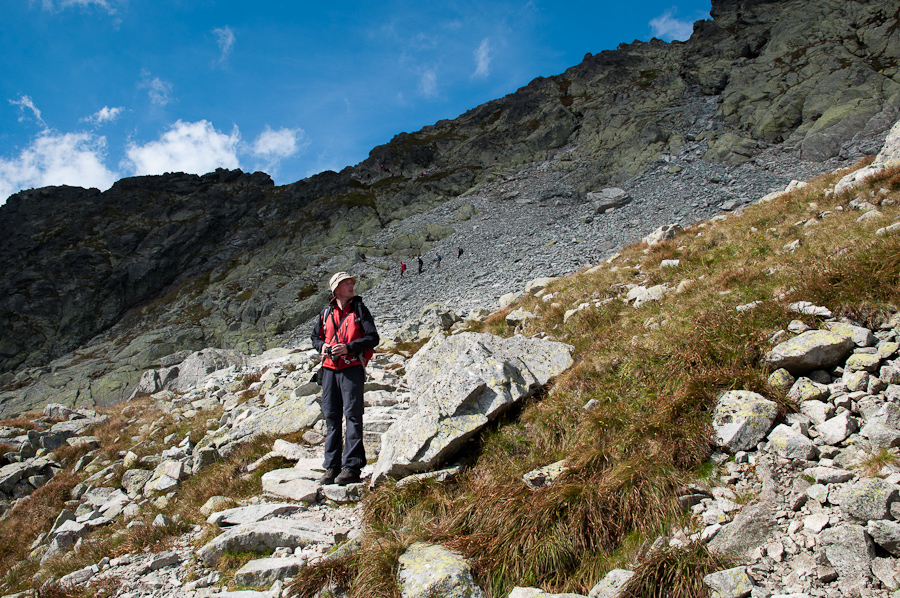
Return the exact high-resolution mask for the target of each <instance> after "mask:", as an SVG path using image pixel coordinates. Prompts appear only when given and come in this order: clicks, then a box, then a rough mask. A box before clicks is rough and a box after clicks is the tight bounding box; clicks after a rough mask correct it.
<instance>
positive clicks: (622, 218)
mask: <svg viewBox="0 0 900 598" xmlns="http://www.w3.org/2000/svg"><path fill="white" fill-rule="evenodd" d="M706 149H707V143H706V142H705V141H695V142H691V143H689V144H687V145H686V146H685V147H684V149H683V150H682V151H681V152H680V153H679V154H677V155H666V156H663V157H661V158H660V159H659V160H658V161H657V163H656V165H655V167H652V168H651V169H649V170H648V171H647V172H646V173H644V174H643V175H641V176H639V177H636V178H635V179H633V180H631V181H629V182H628V183H626V184H624V185H622V186H621V187H616V188H608V189H603V188H598V189H597V190H596V192H592V193H590V194H588V195H587V196H585V197H579V196H578V195H577V194H575V193H573V191H572V190H571V189H570V188H568V187H567V185H566V176H567V175H566V169H567V168H568V167H569V166H568V160H569V159H570V156H571V152H572V151H573V148H562V149H560V150H559V151H558V152H557V154H556V156H555V157H554V158H553V159H550V160H547V161H544V162H541V163H536V164H532V165H529V166H527V167H525V168H523V169H521V170H518V171H515V172H500V173H497V175H496V178H495V180H493V181H492V182H489V183H487V184H485V185H483V186H482V187H480V188H476V189H475V190H472V191H470V192H467V193H466V194H464V195H462V196H460V197H458V198H456V199H453V200H451V201H448V202H446V203H445V204H443V205H441V206H440V207H438V208H435V209H433V210H430V211H427V212H424V213H421V214H417V215H415V216H411V217H409V218H406V219H404V220H403V221H402V223H399V224H396V225H394V226H391V227H388V228H386V229H385V230H384V231H383V232H382V233H380V235H379V236H377V237H376V238H375V242H376V243H388V242H389V241H390V240H391V239H394V238H395V237H397V236H398V235H400V234H402V233H404V232H407V231H416V230H421V229H423V228H424V227H426V226H427V225H429V224H430V225H439V226H452V227H453V229H454V231H455V232H453V233H452V234H450V235H449V236H447V237H445V238H442V239H440V240H438V241H435V242H434V243H429V245H431V249H429V250H428V251H427V252H424V253H423V255H422V258H423V262H424V269H423V272H422V273H421V274H418V273H417V263H416V252H415V250H414V248H411V249H409V250H408V252H407V257H405V258H399V259H398V258H397V257H396V256H392V257H391V258H390V259H385V258H377V257H376V258H368V259H367V260H366V261H363V262H359V263H357V264H356V266H355V267H354V273H355V274H358V275H363V276H371V277H376V278H382V281H381V283H380V284H378V285H377V286H375V287H373V288H370V289H364V290H362V291H361V294H362V296H363V298H364V300H365V301H366V304H367V305H368V306H369V308H370V309H371V311H372V313H373V315H374V316H375V319H376V322H377V324H378V327H379V331H380V332H381V333H382V336H383V337H385V338H393V337H394V336H395V335H396V334H398V333H400V332H401V331H403V330H404V328H407V329H408V327H409V323H410V322H412V323H413V324H417V323H418V322H419V321H421V320H422V319H423V313H422V310H423V309H424V308H426V307H427V306H429V305H431V304H433V303H435V302H439V303H442V304H443V305H444V306H445V307H446V308H449V309H450V310H451V311H453V312H456V315H457V317H458V318H460V319H464V318H466V317H467V316H468V315H469V314H470V313H471V312H472V311H473V310H488V311H493V310H495V309H496V308H497V306H498V300H499V299H500V297H502V296H503V295H506V294H508V293H514V294H519V293H521V292H522V291H523V290H524V288H525V285H526V283H527V282H528V281H530V280H533V279H536V278H543V277H554V276H564V275H567V274H571V273H573V272H576V271H578V270H580V269H584V268H587V267H589V266H591V265H595V264H598V263H600V262H601V261H603V260H604V259H606V258H607V257H609V256H610V255H611V254H613V253H615V252H616V251H617V250H618V249H619V248H620V247H622V246H624V245H626V244H628V243H633V242H636V241H639V240H640V239H641V238H643V237H644V236H646V235H647V234H649V233H650V232H652V231H653V230H655V229H657V228H658V227H660V226H664V225H668V224H671V223H678V224H681V225H682V226H688V225H690V224H693V223H695V222H701V221H704V220H707V219H709V218H711V217H713V216H715V215H716V214H720V213H723V211H724V212H726V213H727V212H728V211H733V210H736V209H739V208H740V207H741V206H746V205H749V204H750V203H752V202H754V201H756V200H758V199H759V198H760V197H763V196H764V195H767V194H769V193H772V192H776V191H781V190H783V189H784V188H785V187H786V186H787V185H788V184H789V183H790V182H791V181H792V180H808V179H810V178H813V177H814V176H816V175H819V174H822V173H824V172H827V171H829V170H833V169H835V168H837V167H839V166H840V165H844V164H846V163H843V164H842V161H841V160H839V159H835V160H833V161H830V162H828V163H814V162H803V161H800V160H799V159H798V158H797V153H796V152H792V151H789V150H787V149H785V148H783V147H781V146H772V147H771V148H768V149H766V150H765V151H763V152H762V153H761V154H760V155H759V156H758V157H756V158H755V159H754V160H752V161H750V162H747V163H746V164H743V165H741V166H739V167H733V168H729V167H725V166H722V165H719V164H713V163H710V162H707V161H705V160H701V159H700V156H702V155H703V153H704V152H705V151H706ZM460 213H462V214H464V216H462V218H465V219H463V220H462V221H460V218H461V216H460ZM470 214H471V216H470ZM459 247H461V248H462V249H463V254H462V255H461V256H459V257H458V255H457V253H458V252H457V248H459ZM438 254H440V255H441V258H442V259H441V261H440V265H438V263H437V262H436V261H435V258H436V256H437V255H438ZM400 259H403V261H404V262H405V263H406V265H407V267H408V270H407V271H406V273H405V274H404V275H403V277H402V278H401V277H400ZM328 266H329V264H328V263H327V262H326V263H325V264H323V268H324V269H325V271H328ZM309 326H311V324H309ZM306 328H307V327H300V328H299V329H298V330H295V331H293V332H292V333H291V334H289V335H285V344H286V345H291V344H295V343H297V342H300V341H302V340H303V339H304V338H305V334H306V332H307V331H306ZM416 333H417V331H416V330H414V329H413V330H412V331H411V333H409V332H408V333H407V334H406V335H404V338H405V339H407V340H409V338H410V337H415V336H416ZM426 338H427V337H426Z"/></svg>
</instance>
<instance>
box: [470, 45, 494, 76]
mask: <svg viewBox="0 0 900 598" xmlns="http://www.w3.org/2000/svg"><path fill="white" fill-rule="evenodd" d="M490 74H491V43H490V41H489V40H488V38H484V39H483V40H481V45H480V46H478V49H477V50H475V73H474V74H473V75H472V76H473V77H487V76H488V75H490Z"/></svg>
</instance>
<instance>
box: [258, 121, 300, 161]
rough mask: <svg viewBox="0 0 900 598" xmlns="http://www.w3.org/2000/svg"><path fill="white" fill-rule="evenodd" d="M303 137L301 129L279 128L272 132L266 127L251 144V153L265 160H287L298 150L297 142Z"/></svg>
mask: <svg viewBox="0 0 900 598" xmlns="http://www.w3.org/2000/svg"><path fill="white" fill-rule="evenodd" d="M303 137H304V133H303V129H300V128H297V129H288V128H281V129H278V130H277V131H273V130H272V129H271V128H269V126H268V125H266V128H265V130H264V131H263V132H262V133H260V134H259V137H257V138H256V141H254V142H253V145H252V146H251V151H252V152H253V153H254V154H256V155H257V156H260V157H263V158H267V159H280V158H288V157H290V156H293V155H294V154H296V153H297V151H298V150H299V149H300V147H301V145H300V144H299V142H300V141H301V140H302V139H303ZM304 145H306V144H304Z"/></svg>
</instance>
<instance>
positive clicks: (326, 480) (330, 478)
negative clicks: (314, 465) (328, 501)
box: [319, 467, 338, 486]
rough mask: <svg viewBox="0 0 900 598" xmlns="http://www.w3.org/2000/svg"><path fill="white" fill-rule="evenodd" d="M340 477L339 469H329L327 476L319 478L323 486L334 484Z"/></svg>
mask: <svg viewBox="0 0 900 598" xmlns="http://www.w3.org/2000/svg"><path fill="white" fill-rule="evenodd" d="M337 475H338V470H337V467H329V468H327V469H326V470H325V475H323V476H322V477H321V478H319V483H320V484H322V485H323V486H325V485H327V484H334V478H336V477H337Z"/></svg>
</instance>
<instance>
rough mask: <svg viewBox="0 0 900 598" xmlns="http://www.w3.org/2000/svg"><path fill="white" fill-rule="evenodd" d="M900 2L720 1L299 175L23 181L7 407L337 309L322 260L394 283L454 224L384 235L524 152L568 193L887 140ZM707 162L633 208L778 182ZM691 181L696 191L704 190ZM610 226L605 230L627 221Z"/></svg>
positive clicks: (9, 258)
mask: <svg viewBox="0 0 900 598" xmlns="http://www.w3.org/2000/svg"><path fill="white" fill-rule="evenodd" d="M898 10H900V9H898V8H897V7H895V6H893V5H891V4H889V3H887V2H881V3H873V4H869V3H860V2H850V3H834V2H830V1H824V0H823V1H821V2H815V3H802V2H797V1H796V0H790V1H782V2H765V3H758V2H714V3H713V5H712V10H711V15H712V17H713V18H712V20H709V21H700V22H698V23H697V24H696V25H695V31H694V35H693V36H692V37H691V39H690V40H688V41H687V42H673V43H671V44H666V43H664V42H661V41H659V40H651V41H650V42H635V43H632V44H622V45H620V46H619V48H618V49H616V50H610V51H604V52H601V53H599V54H596V55H591V54H589V55H586V57H585V59H584V60H583V61H582V63H580V64H579V65H576V66H573V67H571V68H570V69H567V70H566V71H565V72H564V73H561V74H560V75H556V76H553V77H546V78H544V77H539V78H537V79H535V80H534V81H532V82H531V83H529V84H528V85H527V86H525V87H523V88H521V89H520V90H518V91H516V92H514V93H512V94H509V95H507V96H505V97H503V98H499V99H497V100H493V101H491V102H487V103H485V104H483V105H481V106H478V107H476V108H473V109H472V110H469V111H467V112H466V113H464V114H462V115H460V116H459V117H457V118H456V119H453V120H444V121H439V122H437V123H435V124H434V125H430V126H428V127H424V128H423V129H421V130H420V131H417V132H415V133H401V134H398V135H397V136H396V137H395V138H394V139H392V140H391V141H390V142H389V143H387V144H385V145H382V146H378V147H376V148H373V150H372V152H371V153H370V155H369V157H368V158H367V159H366V160H363V161H362V162H361V163H360V164H358V165H356V166H353V167H347V168H345V169H344V170H342V171H341V172H339V173H335V172H325V173H321V174H319V175H316V176H313V177H310V178H309V179H304V180H302V181H298V182H297V183H293V184H290V185H285V186H281V187H275V186H274V185H273V184H272V183H271V179H270V178H269V177H268V176H267V175H265V174H263V173H255V174H245V173H242V172H240V171H217V172H215V173H210V174H208V175H203V176H202V177H198V176H197V175H184V174H178V173H176V174H170V175H161V176H160V177H136V178H133V179H123V180H122V181H119V182H118V183H116V185H114V187H113V188H112V189H110V190H108V191H106V192H103V193H100V194H99V195H97V194H96V193H94V192H92V191H90V190H82V191H77V190H74V189H72V188H59V189H55V188H45V189H41V190H33V191H25V192H22V193H19V194H16V195H15V196H13V197H12V198H10V201H9V202H8V204H9V205H10V206H12V208H11V207H7V206H4V207H0V238H3V239H10V240H11V239H16V240H17V243H16V244H15V246H14V247H13V248H11V249H9V250H7V249H3V251H2V252H0V260H2V261H3V262H4V264H5V272H7V275H6V276H5V277H4V279H3V281H2V284H3V287H4V289H3V290H4V291H5V293H3V294H2V296H4V297H5V299H3V300H0V330H3V331H4V333H3V336H2V338H0V370H2V372H3V373H2V374H0V383H2V384H3V385H4V386H3V388H4V389H5V390H4V392H2V393H0V405H2V407H0V410H2V412H3V413H12V412H15V410H20V409H27V408H30V407H33V406H37V405H39V403H38V402H36V401H37V400H38V399H37V397H39V396H45V395H46V394H47V393H48V392H49V393H51V394H52V395H53V397H54V399H52V400H57V401H59V402H63V403H68V404H83V405H89V404H109V403H111V402H116V401H118V400H121V399H123V398H125V397H127V395H128V392H129V389H130V388H132V387H133V385H134V384H135V382H136V380H137V379H138V378H139V376H140V374H141V372H142V371H143V370H144V369H146V368H147V367H151V366H152V365H154V364H156V363H158V360H159V359H160V358H162V357H164V356H165V355H167V354H169V353H173V352H176V351H178V350H185V349H199V348H202V347H204V346H221V347H225V348H236V349H239V350H241V351H244V352H248V353H251V352H258V351H261V350H264V349H266V348H267V347H268V346H269V345H270V343H272V342H273V341H272V339H273V338H276V337H278V336H279V335H284V334H290V333H291V331H292V330H294V329H296V328H297V327H298V326H300V325H301V324H302V323H303V322H305V321H306V319H308V318H309V317H310V316H312V315H313V314H314V313H315V312H316V311H317V310H318V307H319V305H321V303H322V301H323V299H324V298H326V296H327V289H326V285H325V278H327V276H325V274H324V273H323V270H334V269H351V270H353V269H354V268H359V269H364V268H365V267H366V264H373V263H376V262H377V263H378V264H380V266H381V268H379V269H378V270H372V269H369V274H368V275H367V276H366V277H364V278H363V280H362V281H361V283H362V284H361V288H363V290H366V289H371V288H374V287H376V286H378V285H379V284H381V282H382V281H383V280H385V276H387V273H389V272H390V270H389V269H388V268H392V267H393V266H392V265H393V264H396V263H397V262H398V261H399V260H400V259H408V258H411V257H412V256H414V255H416V254H418V253H427V252H428V251H430V250H431V249H432V248H433V247H434V246H435V245H436V244H437V243H440V241H441V239H444V238H448V237H447V235H448V234H452V233H450V230H454V231H455V229H454V228H453V224H451V223H447V222H445V223H443V224H441V225H440V226H432V227H431V228H430V229H429V227H428V226H425V225H427V224H428V223H424V224H423V225H422V227H420V230H414V231H411V232H410V233H408V234H407V238H406V240H402V239H401V240H397V239H390V240H388V241H384V240H382V241H381V243H382V244H381V245H378V244H376V243H375V241H374V239H375V238H377V237H379V236H380V238H382V239H383V237H384V234H383V233H384V232H385V231H389V230H393V228H396V229H397V230H399V229H400V228H402V227H401V225H402V223H403V221H404V220H405V219H407V218H409V217H411V216H415V215H419V214H425V213H427V212H429V210H435V209H438V208H439V207H440V206H441V205H444V204H445V203H446V202H447V201H449V200H453V199H454V198H460V197H465V196H466V194H467V193H470V194H477V193H479V192H480V190H483V189H493V188H498V189H499V188H501V187H502V186H503V184H504V181H506V180H508V179H509V178H510V177H515V176H518V174H517V173H521V172H528V171H534V172H542V173H551V174H553V175H554V176H555V177H556V178H555V179H554V181H555V182H554V188H552V189H549V188H548V189H547V190H546V194H547V197H545V198H543V199H542V198H537V199H536V201H537V203H538V204H540V203H541V202H544V203H553V206H554V207H558V208H559V212H560V213H561V214H567V213H568V212H574V211H575V208H577V207H578V206H584V205H586V200H587V194H588V193H589V192H591V191H599V190H600V189H601V188H602V187H604V186H606V185H610V184H621V185H626V186H628V185H629V184H630V185H631V186H632V187H633V190H632V195H636V196H640V194H641V191H640V189H639V188H638V187H639V183H640V181H641V180H642V177H644V178H647V177H646V173H647V172H651V171H654V169H656V170H659V169H658V166H660V165H662V166H664V167H666V168H667V169H668V168H672V169H674V168H676V166H677V167H678V168H682V169H684V168H685V166H684V164H681V163H679V164H680V165H671V162H672V161H676V162H677V161H678V160H680V159H681V158H684V160H683V162H685V163H686V161H687V160H686V159H687V157H690V158H691V160H692V163H693V164H695V165H697V164H700V163H702V168H701V167H700V166H698V167H697V169H698V172H699V171H703V172H706V173H709V175H708V176H709V177H712V178H715V179H719V178H720V177H723V176H726V175H727V176H731V177H732V180H735V179H734V176H735V174H734V173H737V177H738V178H739V179H740V180H738V181H737V182H736V184H735V185H732V186H731V187H737V188H740V187H741V186H742V184H743V183H747V185H746V186H747V187H748V188H749V187H750V186H752V185H751V184H750V183H751V179H753V180H759V181H764V180H767V179H766V175H765V173H764V172H762V171H764V170H765V168H764V167H763V168H757V164H756V161H757V158H758V157H760V156H763V155H765V153H766V152H770V154H773V155H775V154H777V155H778V156H779V157H778V160H780V161H781V162H783V164H784V165H788V164H790V162H791V161H794V162H796V163H797V168H796V172H795V173H794V174H791V173H788V172H787V170H789V169H781V170H780V171H781V172H784V174H782V175H779V177H778V178H777V180H776V179H775V178H774V177H773V178H771V179H769V183H768V185H769V188H768V189H765V190H766V191H768V190H774V189H775V188H777V187H779V186H782V187H783V185H785V184H786V183H787V182H789V181H790V180H791V179H793V178H806V176H803V175H807V176H808V175H810V174H815V172H813V170H815V169H816V168H818V171H819V172H823V171H825V170H827V169H833V168H834V167H836V166H837V165H839V164H842V163H846V162H847V161H848V160H854V159H856V158H858V157H861V156H862V155H864V154H866V153H874V151H875V150H876V149H877V147H878V145H879V144H880V142H881V140H883V138H884V135H885V134H886V132H887V129H888V127H889V126H890V124H892V123H893V122H894V120H896V116H897V115H898V114H900V83H898V82H897V81H898V79H900V74H898V71H897V67H896V62H897V58H898V57H900V42H898V41H897V40H896V39H895V38H896V36H895V35H892V32H894V31H895V30H896V27H897V19H898V15H900V13H898ZM765 161H766V160H765V159H764V160H763V162H765ZM815 164H818V165H819V166H818V167H814V166H811V165H815ZM721 167H724V170H721ZM742 168H743V170H741V169H742ZM779 168H781V167H779ZM748 169H755V172H754V173H752V174H747V173H748V172H750V171H749V170H748ZM714 171H715V172H714ZM799 173H802V175H801V174H799ZM667 174H673V175H675V176H678V173H667ZM556 175H558V176H556ZM745 175H746V176H745ZM542 176H543V175H542ZM526 178H527V177H526ZM683 178H685V177H683ZM549 179H550V177H549V176H548V177H547V180H549ZM702 179H703V176H702V173H701V174H698V177H697V180H696V181H695V183H696V185H695V186H696V189H697V194H700V193H704V194H706V195H708V196H709V197H706V198H705V199H703V200H702V201H701V202H699V203H700V204H703V205H699V204H698V205H697V206H693V205H691V204H692V203H697V202H696V201H689V203H687V205H686V207H685V206H682V207H681V208H682V209H675V208H674V207H671V206H668V205H667V203H668V200H667V198H666V197H665V196H664V194H659V195H658V196H657V197H656V198H655V199H654V203H655V205H650V204H649V203H647V202H645V203H644V204H643V207H644V208H645V210H644V211H642V212H640V213H636V215H635V217H634V218H633V220H636V221H642V220H650V219H651V218H650V217H651V216H652V215H654V214H657V213H660V214H666V213H673V214H677V213H681V217H682V218H684V219H685V220H688V219H690V218H694V219H701V218H705V217H709V216H710V215H711V214H712V213H713V212H714V211H715V210H717V209H719V207H720V205H722V204H724V203H727V201H728V200H735V201H736V205H741V204H743V203H747V202H749V201H751V200H753V199H755V197H758V196H759V190H760V189H759V188H758V187H757V188H754V189H753V190H752V191H750V190H747V191H745V192H743V194H742V193H741V192H740V191H738V192H737V193H731V192H726V193H723V194H721V196H716V195H715V194H714V193H708V190H707V189H704V187H707V185H706V181H702ZM716 184H717V183H716ZM188 188H191V189H194V191H192V192H191V193H184V191H185V190H186V189H188ZM685 189H686V190H685V191H684V194H683V196H682V197H679V199H680V200H681V201H685V200H688V198H689V197H690V195H691V192H690V191H688V190H687V186H686V187H685ZM118 194H121V195H122V197H123V198H124V197H126V196H127V197H128V199H129V200H130V201H132V202H135V205H136V206H137V207H138V209H137V210H136V212H135V213H134V216H133V217H132V218H130V219H128V218H125V219H124V221H123V219H122V216H124V214H123V213H117V214H115V215H113V214H108V213H106V214H104V213H103V212H102V211H100V212H97V213H96V214H95V215H94V216H93V217H92V218H90V219H87V216H89V214H86V213H82V212H77V209H76V208H78V207H79V206H80V205H81V203H80V202H79V203H78V204H77V205H76V206H74V208H73V209H76V213H74V214H73V213H72V212H71V211H67V210H65V209H61V207H60V206H63V205H64V204H66V203H67V200H71V198H73V197H74V198H84V199H101V200H105V198H114V197H116V196H117V195H118ZM95 196H96V197H95ZM754 196H755V197H754ZM36 197H43V198H44V199H45V200H46V203H42V204H41V205H46V208H45V209H44V210H43V212H44V213H43V214H42V216H43V217H45V218H47V219H48V220H49V221H47V222H46V225H45V226H43V228H44V229H45V230H44V233H39V232H35V233H34V235H33V237H34V238H29V239H22V236H21V235H19V234H18V233H20V232H21V231H19V230H18V229H20V228H22V222H21V221H20V220H17V219H16V218H11V217H9V215H10V214H11V213H13V212H15V209H16V206H20V207H21V204H24V203H27V202H32V201H34V198H36ZM42 201H43V200H42ZM75 201H78V200H77V199H76V200H75ZM514 201H517V200H514ZM154 202H156V204H154ZM557 203H558V205H557ZM154 205H156V208H155V209H156V212H154V210H153V209H151V207H152V206H154ZM141 206H143V207H141ZM66 207H72V206H70V205H69V206H66ZM670 208H671V209H670ZM207 209H209V210H210V211H212V212H214V213H212V214H205V213H204V212H205V211H206V210H207ZM198 212H199V213H198ZM117 225H118V226H117ZM447 226H450V229H448V228H446V227H447ZM392 227H393V228H392ZM26 228H27V226H26ZM135 231H137V234H136V235H135V234H134V232H135ZM54 232H55V233H56V234H57V235H59V238H58V239H54V237H53V236H52V234H53V233H54ZM614 232H615V231H614ZM641 232H642V233H646V232H649V231H648V230H643V231H641ZM595 233H596V231H595ZM595 233H591V234H592V235H593V236H592V238H597V239H599V240H600V241H601V243H600V244H602V245H604V246H607V245H610V244H614V243H616V242H619V243H620V242H622V237H621V235H620V234H613V233H610V234H608V235H607V237H605V238H606V239H607V240H606V241H602V239H601V237H600V236H599V235H600V233H596V234H595ZM138 237H139V238H140V240H139V241H138V242H137V244H135V243H134V241H135V239H136V238H138ZM410 238H411V239H412V240H411V241H410ZM631 238H632V239H633V238H634V234H633V235H632V237H631ZM129 239H130V241H129ZM548 242H549V241H548ZM54 243H57V244H54ZM63 243H65V244H64V245H63ZM131 245H134V248H130V247H131ZM129 249H130V250H129ZM138 249H140V251H138ZM608 249H611V247H609V248H608ZM63 258H64V259H63ZM66 260H68V261H66ZM551 273H552V272H547V274H551ZM48 281H52V284H55V285H58V287H59V288H50V287H48ZM494 282H495V283H498V284H502V283H503V282H504V281H501V280H495V281H494ZM113 337H114V338H113ZM60 372H63V373H62V374H61V373H60ZM48 374H49V375H51V378H49V379H48V378H47V376H48ZM41 378H44V380H43V382H42V381H41ZM29 388H30V389H31V390H28V389H29ZM20 389H25V390H24V391H20ZM46 400H51V399H44V402H46ZM14 405H15V407H14Z"/></svg>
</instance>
